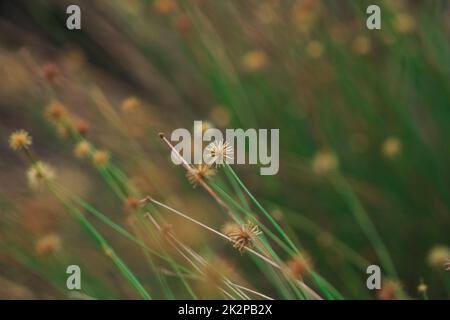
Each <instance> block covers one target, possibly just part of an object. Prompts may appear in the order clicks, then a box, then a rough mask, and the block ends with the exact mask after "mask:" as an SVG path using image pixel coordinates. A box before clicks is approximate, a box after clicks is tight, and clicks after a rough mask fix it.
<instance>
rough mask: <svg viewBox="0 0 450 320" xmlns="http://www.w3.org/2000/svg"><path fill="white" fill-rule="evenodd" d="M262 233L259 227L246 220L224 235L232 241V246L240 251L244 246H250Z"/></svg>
mask: <svg viewBox="0 0 450 320" xmlns="http://www.w3.org/2000/svg"><path fill="white" fill-rule="evenodd" d="M260 234H262V232H261V231H260V230H259V227H258V226H257V225H256V224H254V223H253V222H251V221H247V223H245V224H244V225H242V226H238V227H237V228H235V229H234V230H230V231H229V232H228V233H227V234H226V235H227V236H228V237H229V238H230V240H231V241H232V242H233V243H234V244H233V247H234V248H236V249H238V250H239V251H240V252H241V253H242V252H243V251H244V249H245V248H246V247H252V246H253V244H254V242H255V240H256V239H257V238H258V236H259V235H260Z"/></svg>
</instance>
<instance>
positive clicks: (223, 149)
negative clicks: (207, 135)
mask: <svg viewBox="0 0 450 320" xmlns="http://www.w3.org/2000/svg"><path fill="white" fill-rule="evenodd" d="M205 153H206V154H205V155H206V157H205V162H206V163H207V164H208V165H212V164H215V165H216V166H220V165H224V164H225V163H227V162H228V161H229V160H231V159H233V153H234V152H233V147H231V146H230V144H229V143H228V142H226V141H224V140H219V141H214V142H211V143H210V144H209V145H208V146H207V147H206V149H205Z"/></svg>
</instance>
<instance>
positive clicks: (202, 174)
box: [186, 164, 216, 188]
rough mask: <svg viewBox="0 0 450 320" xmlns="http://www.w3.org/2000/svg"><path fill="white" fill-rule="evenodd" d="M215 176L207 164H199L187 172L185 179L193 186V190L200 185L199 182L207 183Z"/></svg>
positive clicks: (214, 172) (214, 171)
mask: <svg viewBox="0 0 450 320" xmlns="http://www.w3.org/2000/svg"><path fill="white" fill-rule="evenodd" d="M215 174H216V170H214V169H213V168H212V167H211V166H209V165H207V164H199V165H198V166H197V167H194V168H192V170H188V172H187V174H186V177H187V179H188V181H189V182H190V183H191V184H192V185H193V186H194V188H195V187H196V186H197V185H198V184H199V183H200V181H207V180H209V179H211V178H212V177H213V176H214V175H215Z"/></svg>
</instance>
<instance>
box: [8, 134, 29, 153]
mask: <svg viewBox="0 0 450 320" xmlns="http://www.w3.org/2000/svg"><path fill="white" fill-rule="evenodd" d="M31 143H32V139H31V136H30V134H29V133H28V132H27V131H25V130H18V131H14V132H13V133H11V135H10V136H9V146H10V148H11V149H13V150H20V149H27V148H28V147H29V146H31Z"/></svg>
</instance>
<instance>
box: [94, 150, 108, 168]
mask: <svg viewBox="0 0 450 320" xmlns="http://www.w3.org/2000/svg"><path fill="white" fill-rule="evenodd" d="M110 159H111V154H110V153H109V151H106V150H98V151H95V153H94V155H93V161H94V164H95V165H96V166H97V167H99V168H105V167H107V166H108V164H109V160H110Z"/></svg>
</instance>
